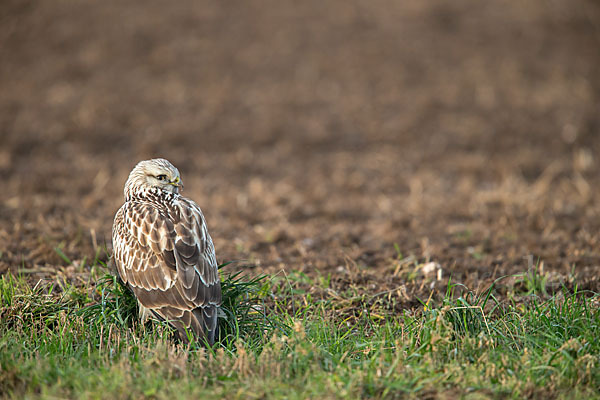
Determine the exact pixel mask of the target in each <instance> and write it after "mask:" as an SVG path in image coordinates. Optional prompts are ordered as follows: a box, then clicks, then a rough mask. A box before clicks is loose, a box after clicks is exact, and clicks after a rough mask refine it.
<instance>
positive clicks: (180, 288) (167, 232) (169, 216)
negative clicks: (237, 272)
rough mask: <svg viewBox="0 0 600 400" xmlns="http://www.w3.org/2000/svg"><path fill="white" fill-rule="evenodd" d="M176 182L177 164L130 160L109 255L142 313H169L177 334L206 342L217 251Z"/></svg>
mask: <svg viewBox="0 0 600 400" xmlns="http://www.w3.org/2000/svg"><path fill="white" fill-rule="evenodd" d="M181 189H183V183H182V181H181V177H180V176H179V171H178V170H177V168H175V167H174V166H173V164H171V163H170V162H169V161H167V160H165V159H162V158H157V159H152V160H147V161H141V162H139V163H138V164H137V165H136V166H135V167H134V168H133V170H132V171H131V173H130V174H129V178H128V179H127V182H126V183H125V189H124V194H125V204H123V206H121V208H120V209H119V210H118V211H117V214H116V215H115V220H114V223H113V231H112V240H113V257H114V263H115V265H116V267H117V270H118V272H119V276H120V277H121V279H122V280H123V282H125V284H126V285H128V286H129V287H130V288H131V290H132V291H133V293H134V294H135V297H136V298H137V301H138V304H139V308H140V316H141V318H142V320H143V321H145V320H146V319H147V318H148V317H155V318H158V319H161V320H165V321H168V322H169V323H170V324H171V325H172V326H174V327H175V328H176V329H177V331H178V332H179V336H180V337H181V338H182V340H183V341H185V342H188V335H187V332H190V333H191V334H193V335H194V337H195V338H196V340H200V341H203V340H206V341H207V342H208V344H210V345H212V344H214V341H215V335H216V334H217V314H218V312H219V306H220V304H221V281H220V279H219V271H218V268H217V259H216V256H215V249H214V246H213V242H212V239H211V237H210V235H209V234H208V230H207V228H206V222H205V220H204V216H203V215H202V211H201V210H200V207H198V205H197V204H196V203H195V202H194V201H192V200H190V199H187V198H185V197H183V196H181V195H180V194H179V191H180V190H181Z"/></svg>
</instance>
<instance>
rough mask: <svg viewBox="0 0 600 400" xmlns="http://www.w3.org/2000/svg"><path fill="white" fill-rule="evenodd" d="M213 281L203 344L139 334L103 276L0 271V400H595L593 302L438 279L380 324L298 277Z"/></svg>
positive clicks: (598, 382) (145, 331) (598, 364)
mask: <svg viewBox="0 0 600 400" xmlns="http://www.w3.org/2000/svg"><path fill="white" fill-rule="evenodd" d="M224 275H225V276H226V278H225V279H224V281H223V293H224V309H225V314H226V318H225V319H223V321H221V342H220V344H217V345H216V346H215V347H214V348H213V349H206V348H204V347H202V346H199V345H195V344H192V345H188V346H184V345H182V344H181V343H177V342H176V341H175V340H174V339H173V335H172V330H171V329H170V328H169V327H168V326H165V325H160V324H159V325H156V324H155V325H151V324H150V325H146V326H142V325H140V324H139V323H138V322H137V316H136V312H137V311H136V309H135V301H134V299H133V298H132V297H131V294H130V293H129V292H128V291H127V290H126V289H125V288H124V287H123V286H122V285H121V284H120V283H119V282H118V281H117V280H116V279H114V278H112V277H110V276H107V277H105V278H103V279H101V280H99V281H98V283H97V284H96V285H95V286H94V287H82V288H75V287H66V288H64V290H62V291H61V293H56V292H55V290H56V289H55V288H54V287H53V286H51V285H47V286H44V285H38V286H36V287H31V286H29V285H28V284H27V283H25V282H24V281H23V280H22V279H19V278H16V277H13V276H10V275H5V276H3V277H2V278H1V279H0V299H1V308H0V317H1V326H0V395H1V396H3V397H8V398H18V399H21V398H107V399H113V398H148V397H150V398H159V399H179V398H223V397H226V398H241V399H247V398H266V397H281V398H289V399H296V398H297V399H305V398H364V397H374V398H411V397H414V398H423V397H428V398H438V397H439V398H457V397H465V396H467V397H468V396H471V398H487V397H490V398H515V399H517V398H542V397H547V398H600V396H599V395H598V391H599V390H600V361H599V359H600V341H599V340H598V339H599V338H600V312H599V310H598V301H599V297H598V295H596V294H590V293H577V292H575V293H568V292H566V291H564V292H563V293H560V294H558V295H556V296H554V297H552V298H550V299H546V300H543V299H542V297H537V296H536V295H535V294H532V295H530V296H527V297H526V298H525V300H524V301H520V302H501V301H499V300H498V299H497V298H496V297H495V292H494V288H490V289H489V290H488V291H486V292H484V293H481V294H479V295H477V294H474V293H472V292H469V291H467V290H464V288H461V287H460V286H458V285H453V284H449V285H448V289H447V292H446V294H445V296H444V297H443V298H442V299H440V300H438V301H437V302H435V301H433V300H430V301H428V302H427V303H426V305H425V306H424V307H422V309H420V310H412V311H411V310H407V311H405V312H404V313H402V314H399V315H393V314H391V313H390V311H387V309H386V308H385V307H384V306H382V305H380V304H379V303H372V302H369V301H368V299H363V300H360V301H359V302H358V303H357V302H356V300H355V297H353V299H354V300H352V301H346V302H344V299H338V298H332V299H329V300H313V299H311V298H310V294H308V293H307V292H306V290H302V289H303V288H304V289H306V286H302V285H306V284H307V282H304V281H306V279H308V278H307V277H305V276H303V275H302V274H296V277H297V278H298V279H292V280H290V279H286V280H281V279H279V280H276V279H268V278H267V277H257V278H245V277H243V276H241V275H239V274H238V275H230V276H227V275H226V274H224ZM319 282H320V283H321V284H323V285H329V282H328V279H320V280H319ZM319 282H317V283H315V282H313V281H311V282H310V283H309V284H319ZM457 289H461V290H460V293H464V295H462V296H460V295H459V294H458V293H459V290H457ZM349 296H354V294H352V293H350V294H349ZM341 304H344V305H343V306H342V305H341Z"/></svg>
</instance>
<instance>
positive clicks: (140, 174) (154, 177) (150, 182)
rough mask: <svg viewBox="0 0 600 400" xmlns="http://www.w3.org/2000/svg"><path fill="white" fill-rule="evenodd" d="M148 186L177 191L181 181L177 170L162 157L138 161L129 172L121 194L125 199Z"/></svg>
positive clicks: (143, 190)
mask: <svg viewBox="0 0 600 400" xmlns="http://www.w3.org/2000/svg"><path fill="white" fill-rule="evenodd" d="M150 188H158V189H161V190H164V191H166V192H171V193H179V191H180V190H182V189H183V182H182V181H181V176H180V175H179V170H178V169H177V168H175V166H174V165H173V164H171V163H170V162H169V161H167V160H165V159H164V158H154V159H152V160H145V161H140V162H139V163H138V164H137V165H136V166H135V167H134V168H133V170H131V173H130V174H129V178H127V182H125V189H124V191H123V194H124V195H125V199H128V198H131V196H133V195H135V194H142V193H144V192H145V191H147V190H149V189H150Z"/></svg>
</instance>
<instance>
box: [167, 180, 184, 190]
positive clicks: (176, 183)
mask: <svg viewBox="0 0 600 400" xmlns="http://www.w3.org/2000/svg"><path fill="white" fill-rule="evenodd" d="M169 184H170V185H173V186H176V187H178V188H181V189H182V190H183V182H181V179H179V177H177V178H175V179H174V180H172V181H170V182H169Z"/></svg>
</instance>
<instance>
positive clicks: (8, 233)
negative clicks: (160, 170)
mask: <svg viewBox="0 0 600 400" xmlns="http://www.w3.org/2000/svg"><path fill="white" fill-rule="evenodd" d="M599 49H600V4H599V3H598V2H597V1H591V0H554V1H526V2H515V1H502V0H498V1H462V0H447V1H438V2H425V1H417V0H415V1H392V0H368V1H366V0H365V1H349V0H339V1H328V2H322V1H312V0H308V1H282V0H272V1H261V2H246V1H228V2H220V1H177V2H170V3H166V2H159V1H106V0H103V1H87V2H76V1H52V2H35V1H26V0H4V1H2V2H1V3H0V88H1V90H0V138H1V145H0V173H1V174H2V182H3V184H2V190H1V191H0V272H6V271H7V270H12V271H17V270H21V271H23V272H24V273H31V274H36V276H38V275H41V276H45V277H47V278H49V279H53V277H54V276H56V274H57V273H58V274H64V275H65V276H66V277H67V278H68V279H75V280H76V279H79V278H81V277H82V276H85V271H86V270H87V264H89V263H90V262H91V261H90V260H91V259H93V258H94V256H95V254H96V252H97V251H98V249H102V248H103V247H104V246H106V248H107V250H108V252H109V253H110V251H111V247H110V229H111V226H112V218H113V216H114V213H115V212H116V210H117V209H118V207H119V206H120V205H121V204H122V202H123V199H122V190H123V185H124V182H125V180H126V177H127V174H128V173H129V171H130V170H131V169H132V168H133V166H134V165H135V164H136V163H137V162H138V161H140V160H142V159H148V158H152V157H164V158H167V159H169V160H170V161H171V162H173V164H175V165H176V166H177V167H178V168H179V170H180V171H181V174H182V177H183V181H184V183H185V186H186V190H185V192H184V194H185V195H186V196H189V197H191V198H193V199H194V200H196V201H197V202H198V203H199V204H200V206H201V207H202V208H203V210H204V213H205V215H206V217H207V220H208V224H209V228H210V231H211V233H212V236H213V239H214V241H215V245H216V248H217V254H218V256H219V258H220V260H221V261H227V260H233V259H235V260H239V259H243V260H245V264H248V267H246V268H248V269H249V270H256V271H257V272H269V273H277V272H278V271H281V270H285V271H291V270H300V271H304V272H305V273H307V274H309V275H310V274H312V275H313V276H314V275H320V274H321V275H327V274H329V273H331V274H333V277H334V284H335V285H339V286H340V287H342V286H343V285H352V284H357V283H360V282H362V283H367V287H368V288H370V289H369V290H371V289H372V290H374V291H378V290H381V289H382V288H385V287H386V286H387V285H398V284H403V283H404V282H405V281H406V280H405V279H404V278H403V275H402V274H401V273H400V272H399V271H401V270H402V268H404V267H403V266H402V263H401V262H400V261H399V260H402V259H404V258H405V257H408V256H412V257H414V259H416V260H419V262H428V261H433V262H435V263H439V265H440V266H441V268H442V269H443V271H444V276H448V275H449V274H452V276H453V278H455V279H457V280H459V281H462V282H465V283H467V284H469V285H474V286H477V285H478V284H480V283H481V282H489V281H490V280H491V279H494V278H496V277H498V276H501V275H504V274H510V273H515V272H519V271H523V270H525V269H526V268H527V262H526V261H525V260H524V257H526V256H528V255H530V254H531V255H533V256H534V257H536V258H537V257H540V259H541V260H542V261H543V262H544V267H545V271H546V272H545V273H548V274H555V275H556V279H555V280H557V281H559V280H560V281H561V282H564V281H569V280H571V281H572V280H573V279H574V277H577V279H579V280H580V282H581V283H580V284H581V285H582V286H584V287H588V288H591V289H594V290H598V289H599V283H598V282H599V281H598V279H599V278H598V276H599V275H600V274H598V272H599V271H600V246H599V243H598V242H599V239H600V219H599V217H600V215H599V214H600V205H599V202H598V200H599V196H600V189H599V183H600V179H599V176H598V167H599V166H600V164H599V163H600V161H599V159H598V158H599V156H598V154H599V153H598V150H600V112H599V111H600V51H599ZM57 249H58V250H57ZM399 253H401V255H400V254H399ZM101 257H104V258H107V257H106V256H101ZM250 273H253V272H252V271H250ZM78 274H80V275H78ZM73 277H74V278H73ZM78 277H79V278H78ZM550 278H551V279H550V280H552V279H553V278H552V276H551V277H550ZM81 279H83V278H81ZM407 285H409V286H408V288H409V289H408V292H409V293H410V292H411V290H414V291H416V290H418V289H419V287H418V286H419V285H418V282H416V283H415V285H414V287H412V286H411V283H410V282H408V283H407ZM421 286H422V285H421ZM411 288H412V289H411Z"/></svg>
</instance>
